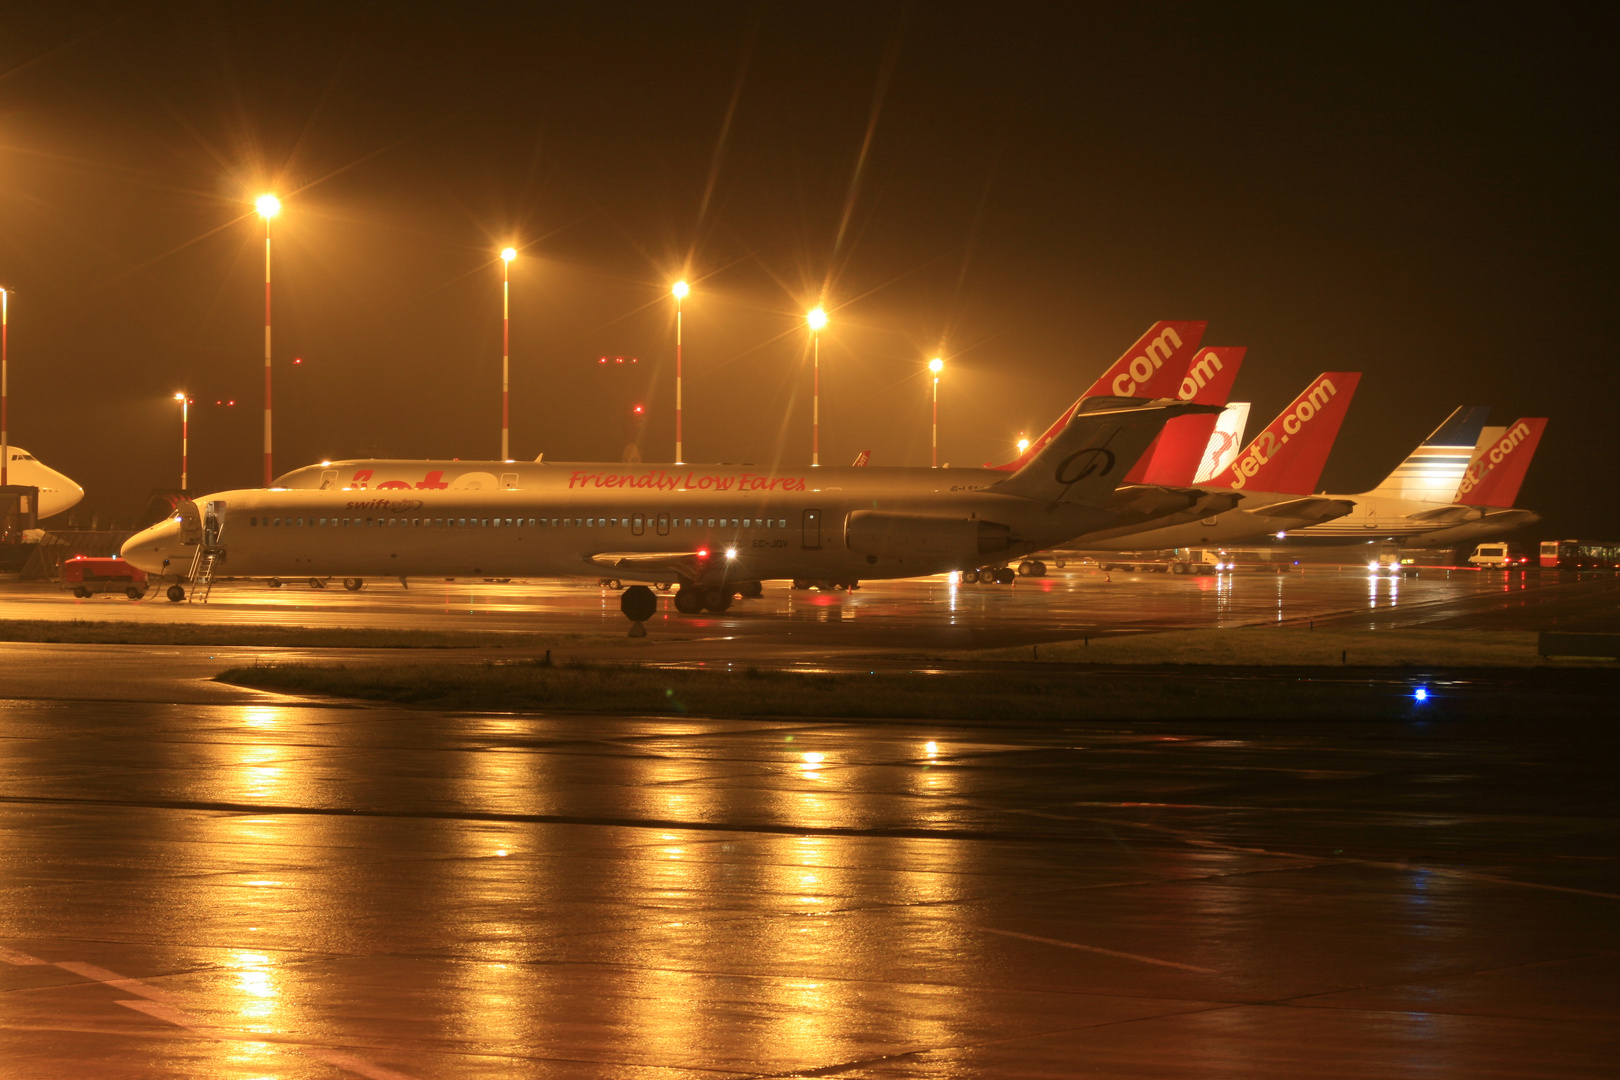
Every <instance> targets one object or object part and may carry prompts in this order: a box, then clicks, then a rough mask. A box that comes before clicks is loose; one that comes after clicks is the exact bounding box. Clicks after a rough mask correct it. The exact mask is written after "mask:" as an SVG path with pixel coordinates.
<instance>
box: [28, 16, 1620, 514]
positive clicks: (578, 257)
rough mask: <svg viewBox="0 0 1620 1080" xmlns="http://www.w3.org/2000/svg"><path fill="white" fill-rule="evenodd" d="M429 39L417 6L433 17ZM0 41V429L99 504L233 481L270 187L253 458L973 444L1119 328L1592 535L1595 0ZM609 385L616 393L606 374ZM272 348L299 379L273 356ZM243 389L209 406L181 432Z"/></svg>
mask: <svg viewBox="0 0 1620 1080" xmlns="http://www.w3.org/2000/svg"><path fill="white" fill-rule="evenodd" d="M429 12H431V13H429ZM13 23H14V26H13V29H14V33H13V34H12V35H11V36H10V37H9V38H8V40H7V41H6V42H4V43H0V50H3V51H0V74H3V78H0V87H3V89H4V92H5V96H6V105H7V108H6V114H5V120H4V125H5V126H4V144H3V147H0V154H3V155H4V158H5V164H6V175H7V179H6V182H5V183H4V184H0V212H3V214H4V217H5V222H6V227H5V228H4V229H3V230H0V284H5V285H7V286H9V287H12V288H14V289H16V290H17V294H16V298H15V300H14V302H13V304H12V307H11V326H10V334H11V340H10V349H11V372H10V374H11V424H10V428H11V440H12V442H13V443H15V444H17V445H21V446H23V447H26V448H27V449H28V450H30V451H32V452H33V453H35V454H37V455H38V456H39V457H40V458H41V459H42V460H43V461H45V462H46V463H47V464H49V465H51V466H53V467H55V468H58V469H60V470H61V471H63V472H65V473H66V474H67V475H69V476H71V477H73V478H74V479H75V480H77V481H79V482H80V483H81V484H83V485H84V487H85V488H86V497H85V500H84V502H83V503H81V504H80V506H79V507H78V508H76V510H75V511H74V512H75V513H76V514H78V516H79V517H80V518H81V519H87V518H88V517H89V516H90V515H92V514H100V515H103V516H106V515H114V514H116V515H119V516H133V515H134V514H135V513H136V512H137V511H138V510H139V509H140V507H141V505H142V504H144V502H145V500H146V497H147V493H148V492H149V491H150V490H151V489H153V488H160V487H173V486H175V485H176V484H177V482H178V464H179V462H178V450H179V447H178V443H179V416H178V408H177V406H176V404H175V402H174V401H173V399H172V395H173V394H174V393H175V392H176V391H178V390H181V389H187V390H189V391H190V392H191V394H192V395H193V396H194V397H195V398H196V399H197V400H198V405H197V406H195V407H194V409H193V412H192V448H191V451H192V483H191V487H192V489H193V490H194V491H198V492H203V491H209V490H218V489H221V488H226V487H235V486H252V485H255V484H257V483H258V482H259V478H260V458H259V440H260V408H261V383H262V373H261V366H262V310H261V304H262V282H261V273H262V263H261V260H262V250H263V249H262V243H263V240H262V230H261V224H260V221H259V219H258V217H257V215H256V214H255V213H254V212H253V207H252V200H253V198H254V197H255V196H256V195H258V194H260V193H261V192H263V191H267V190H273V191H275V192H276V193H277V194H278V195H279V196H280V197H281V199H282V201H283V204H284V210H283V212H282V214H281V215H280V216H279V217H278V218H277V219H276V222H275V238H276V246H275V283H276V288H275V373H276V374H275V378H276V471H277V472H278V473H281V472H285V471H288V470H290V469H293V468H296V467H299V466H302V465H308V464H311V463H314V462H316V461H319V460H322V459H327V458H341V457H362V456H400V457H452V456H458V457H463V458H470V457H493V456H495V455H496V454H497V452H498V450H499V415H500V414H499V406H500V397H499V394H500V385H499V379H500V361H501V352H500V263H499V258H498V255H497V252H498V250H499V249H500V248H501V247H502V246H504V245H505V244H507V243H513V244H514V245H515V246H517V247H518V248H519V250H520V252H521V254H520V255H519V257H518V259H517V260H516V261H515V262H514V263H513V264H512V382H513V386H512V402H513V405H512V409H513V422H512V438H513V447H512V452H513V457H514V458H517V459H519V460H524V459H533V458H534V457H535V456H536V455H537V454H539V453H542V452H543V453H544V454H545V455H546V457H547V458H550V459H556V460H582V459H583V460H609V461H616V460H619V458H620V456H621V453H622V451H623V448H624V444H625V442H626V441H627V439H628V437H629V436H630V434H631V432H632V418H631V414H630V408H631V406H632V405H633V404H637V403H640V404H643V405H645V407H646V408H647V410H648V420H647V426H646V431H645V436H644V438H643V441H642V454H643V456H644V457H645V458H646V459H647V460H649V461H654V460H657V461H662V460H668V459H669V458H670V457H671V456H672V453H673V439H674V434H673V412H672V409H673V347H674V342H673V303H672V301H671V300H670V298H669V295H668V288H669V285H670V283H671V282H673V281H674V280H675V279H676V278H677V277H682V276H685V277H687V278H689V280H691V281H692V283H693V294H692V296H691V297H689V298H688V300H687V302H686V304H685V312H686V335H685V336H686V396H687V409H686V427H687V435H686V442H687V453H686V457H687V459H688V460H689V461H732V462H741V461H751V462H758V463H765V462H770V461H781V462H782V463H784V464H803V463H805V462H807V461H808V456H809V442H810V423H809V387H810V384H809V370H808V353H807V340H808V339H807V335H806V333H805V332H804V327H803V315H804V311H805V310H806V308H808V307H809V306H812V305H813V304H814V303H816V302H817V300H818V299H820V298H821V297H822V296H823V295H825V299H826V303H827V307H828V310H829V312H830V313H831V317H832V323H831V325H830V326H829V327H828V330H827V331H826V332H825V334H824V335H823V338H822V379H823V391H822V393H823V401H822V408H823V428H822V440H823V441H822V447H823V449H822V460H823V462H824V463H825V464H835V465H843V464H848V463H849V461H850V460H851V459H852V458H853V457H854V455H855V453H856V452H857V451H858V450H863V449H870V450H871V451H872V452H873V463H874V464H880V465H914V466H924V465H926V464H927V463H928V435H929V429H928V399H927V388H928V384H927V375H926V372H925V368H924V365H925V364H926V362H927V360H928V359H929V358H930V357H932V356H935V355H940V356H943V357H944V359H945V361H946V365H947V366H946V370H945V373H944V379H943V381H942V384H941V406H940V409H941V428H940V442H941V447H940V456H941V459H942V460H943V461H949V462H951V463H952V464H955V465H977V464H979V463H981V462H983V461H986V460H1005V459H1006V457H1008V456H1009V455H1010V452H1011V449H1012V444H1013V441H1014V440H1015V439H1016V438H1017V436H1018V434H1019V432H1020V431H1028V432H1030V433H1032V434H1033V433H1034V432H1036V431H1039V430H1040V429H1041V428H1043V427H1044V426H1045V425H1046V424H1047V423H1049V422H1050V421H1051V419H1052V418H1053V417H1054V416H1056V414H1057V413H1058V412H1060V411H1061V410H1062V409H1063V407H1065V406H1066V405H1067V404H1068V403H1069V402H1070V401H1072V400H1073V398H1074V397H1075V396H1077V395H1078V394H1079V393H1080V392H1081V391H1082V390H1083V389H1084V388H1085V386H1086V385H1087V384H1088V383H1089V382H1090V381H1091V379H1092V378H1093V377H1094V376H1095V375H1096V374H1098V373H1099V372H1100V371H1101V370H1102V368H1103V367H1104V366H1105V365H1107V364H1108V363H1110V362H1111V361H1112V360H1113V359H1114V358H1115V357H1116V356H1117V355H1118V354H1119V353H1120V351H1121V350H1123V349H1124V348H1125V347H1126V346H1127V345H1128V344H1129V343H1130V342H1131V341H1132V340H1133V339H1134V338H1135V337H1136V336H1137V334H1139V333H1140V332H1141V330H1143V329H1144V328H1145V327H1146V326H1147V325H1148V324H1150V323H1151V322H1153V321H1154V320H1156V319H1161V318H1176V319H1184V318H1196V319H1208V320H1209V322H1210V327H1209V332H1208V334H1207V336H1206V338H1205V341H1206V343H1208V344H1231V345H1246V346H1248V347H1249V354H1248V359H1247V361H1246V363H1245V368H1244V371H1243V373H1242V375H1241V376H1240V377H1239V379H1238V382H1237V387H1236V391H1235V393H1234V397H1235V398H1236V399H1237V400H1245V401H1251V402H1253V404H1254V408H1253V414H1252V416H1251V420H1250V432H1251V433H1252V432H1253V431H1255V430H1258V428H1259V427H1260V426H1262V425H1263V424H1264V423H1265V422H1267V421H1268V420H1269V419H1270V417H1271V416H1272V415H1274V414H1275V413H1276V412H1277V411H1278V410H1279V409H1280V408H1281V407H1282V406H1283V405H1284V404H1286V403H1287V402H1288V401H1289V400H1290V399H1291V398H1292V397H1293V395H1294V394H1295V393H1296V392H1297V391H1298V390H1299V389H1300V388H1301V387H1303V386H1304V385H1305V384H1306V383H1307V382H1308V381H1309V380H1310V379H1311V378H1312V377H1313V376H1314V375H1316V374H1317V373H1318V372H1321V371H1326V370H1357V371H1363V372H1365V373H1366V377H1365V378H1364V379H1363V381H1362V384H1361V388H1360V391H1359V393H1358V396H1357V400H1356V402H1355V403H1354V405H1353V406H1352V407H1351V409H1350V413H1349V416H1348V419H1347V421H1346V423H1345V427H1344V430H1343V432H1342V434H1341V436H1340V439H1339V443H1338V445H1337V447H1336V448H1335V452H1334V453H1333V455H1332V457H1331V458H1330V459H1329V462H1328V466H1327V470H1326V472H1325V473H1324V476H1323V480H1322V484H1321V486H1322V487H1325V488H1326V489H1327V490H1330V491H1334V492H1353V491H1360V490H1364V489H1366V488H1370V487H1372V486H1373V485H1374V484H1376V483H1377V481H1378V480H1379V479H1380V478H1381V477H1382V476H1383V475H1384V474H1385V473H1387V472H1388V471H1389V470H1390V469H1392V468H1393V467H1394V466H1395V464H1397V463H1398V462H1399V461H1400V460H1401V458H1402V457H1404V456H1405V454H1406V453H1407V452H1408V451H1409V450H1410V449H1411V447H1412V446H1413V445H1415V444H1416V443H1417V442H1418V441H1419V440H1420V439H1422V437H1423V436H1424V435H1425V434H1427V433H1428V432H1429V431H1430V430H1431V429H1432V428H1434V427H1435V426H1436V425H1437V424H1439V422H1440V421H1441V420H1442V419H1443V418H1444V417H1445V416H1446V414H1447V413H1449V412H1450V411H1451V409H1452V408H1454V407H1455V406H1457V405H1460V404H1489V405H1492V406H1493V407H1494V414H1493V420H1494V422H1496V423H1506V422H1508V421H1510V420H1512V419H1514V418H1517V417H1520V416H1548V417H1550V418H1551V423H1550V424H1549V426H1548V430H1547V435H1546V438H1545V440H1544V441H1543V443H1542V446H1541V449H1540V452H1539V453H1538V455H1537V458H1536V460H1535V462H1534V463H1533V464H1532V466H1531V468H1530V473H1529V477H1528V479H1527V481H1526V483H1525V486H1524V490H1523V492H1522V493H1521V496H1520V499H1519V502H1518V505H1519V506H1521V507H1524V508H1528V509H1532V510H1536V511H1537V512H1539V513H1541V514H1542V515H1543V518H1544V521H1543V523H1542V525H1541V526H1538V527H1537V529H1536V530H1534V532H1535V533H1536V534H1537V535H1539V536H1547V537H1551V536H1553V535H1583V536H1596V537H1606V536H1611V535H1620V511H1617V510H1616V509H1614V508H1612V507H1610V506H1609V505H1608V504H1607V501H1606V500H1602V499H1594V498H1592V497H1591V494H1590V479H1589V474H1590V470H1591V469H1592V468H1593V467H1595V466H1597V465H1598V464H1599V463H1605V462H1608V461H1611V460H1613V459H1614V455H1615V451H1616V449H1617V447H1616V440H1615V438H1614V435H1613V434H1612V432H1613V426H1614V425H1613V421H1612V419H1611V417H1610V415H1609V407H1610V404H1611V402H1612V401H1613V400H1614V395H1613V393H1612V392H1611V391H1609V390H1608V385H1609V384H1608V374H1609V370H1610V369H1611V368H1612V366H1613V354H1614V348H1613V346H1612V345H1611V346H1605V345H1603V344H1602V342H1601V339H1598V340H1596V341H1594V340H1593V339H1594V337H1595V335H1594V333H1593V331H1594V329H1595V328H1596V327H1600V326H1602V325H1605V324H1606V323H1607V322H1608V321H1609V316H1610V315H1611V314H1612V312H1613V311H1614V307H1615V275H1614V270H1613V262H1614V260H1613V255H1612V250H1613V235H1614V231H1615V230H1614V211H1613V209H1612V204H1611V202H1610V201H1609V200H1608V199H1606V196H1607V195H1608V194H1609V192H1610V190H1611V189H1612V187H1613V165H1612V155H1613V151H1612V149H1611V147H1612V141H1613V140H1612V138H1610V137H1606V136H1604V135H1603V134H1602V133H1603V132H1605V131H1611V130H1612V129H1613V127H1614V121H1613V116H1612V113H1613V111H1614V107H1613V105H1612V104H1611V101H1612V100H1613V97H1614V95H1613V93H1612V90H1611V89H1610V87H1609V85H1608V84H1609V83H1610V82H1612V77H1611V76H1608V75H1607V71H1608V65H1607V64H1606V62H1605V61H1604V60H1600V59H1599V58H1598V56H1597V52H1598V50H1599V49H1600V48H1601V47H1602V43H1605V42H1606V41H1607V40H1608V39H1609V37H1610V32H1611V31H1612V29H1613V23H1614V17H1613V16H1612V15H1610V14H1609V13H1608V12H1606V11H1598V10H1596V9H1593V10H1589V11H1565V12H1556V13H1554V14H1552V15H1547V14H1542V13H1538V14H1537V15H1536V16H1535V17H1534V18H1533V19H1532V18H1531V17H1529V16H1526V15H1515V16H1513V17H1509V16H1507V15H1499V14H1497V13H1495V12H1494V11H1489V10H1487V11H1484V12H1483V13H1482V12H1480V11H1471V12H1469V13H1468V17H1467V18H1466V19H1464V18H1463V17H1462V16H1461V15H1460V14H1459V13H1458V12H1457V11H1455V10H1454V9H1442V8H1438V7H1436V8H1420V9H1417V10H1415V11H1414V10H1409V9H1403V8H1394V7H1391V8H1373V9H1356V10H1355V11H1349V10H1345V11H1326V12H1324V11H1311V12H1307V11H1300V10H1296V9H1293V8H1284V7H1280V6H1279V7H1264V6H1249V7H1243V8H1235V9H1218V8H1213V7H1207V6H1203V5H1175V4H1169V5H1158V6H1154V7H1152V8H1147V9H1131V10H1116V9H1113V8H1109V7H1102V6H1099V7H1080V8H1073V9H1065V13H1064V14H1062V15H1054V14H1051V13H1047V12H1038V11H1036V9H1028V10H1025V11H1023V12H1017V13H1008V12H998V13H997V14H995V15H986V14H984V13H983V11H982V9H978V8H969V7H967V6H952V5H945V6H939V5H931V6H929V7H927V8H923V7H916V6H911V7H908V6H905V5H859V6H857V5H844V6H838V5H818V6H817V7H815V8H806V9H802V10H794V11H790V10H788V9H781V8H776V7H765V6H750V5H723V4H714V5H700V6H697V7H692V8H683V9H681V11H680V12H675V11H672V10H671V9H669V8H667V7H654V6H638V5H618V6H614V7H611V8H605V9H604V8H597V7H584V6H579V7H568V8H548V9H545V10H544V11H541V12H536V11H533V10H531V9H512V10H511V11H507V10H503V9H498V8H494V7H483V8H477V9H472V10H470V11H467V10H463V11H461V12H459V13H457V14H450V13H447V12H443V11H440V10H438V9H427V8H422V9H414V8H412V9H405V13H402V12H401V11H400V10H396V9H385V8H380V7H367V8H347V7H345V8H342V9H327V8H324V7H316V6H300V5H262V6H251V7H249V6H242V5H233V6H228V7H227V6H224V5H210V4H196V5H183V6H166V7H162V8H153V9H149V10H145V11H143V12H141V13H139V14H138V15H126V14H122V13H121V12H120V11H117V10H114V9H111V8H103V9H96V8H90V9H75V12H74V14H72V15H64V14H59V13H56V12H46V11H29V12H26V13H23V14H20V15H18V16H15V17H14V19H13ZM602 356H607V357H609V358H610V359H611V358H614V357H619V356H623V357H625V358H627V359H628V358H631V357H634V358H636V359H637V361H638V363H637V364H635V365H633V366H631V365H628V364H627V365H622V366H621V365H615V364H609V365H606V366H604V365H601V364H599V363H598V359H599V358H600V357H602ZM295 359H297V360H301V361H302V362H301V363H298V364H295V363H294V361H295ZM233 398H234V399H235V400H236V401H237V405H236V406H235V407H234V408H227V407H224V406H218V407H216V406H214V405H213V404H212V403H213V401H214V400H216V399H220V400H229V399H233Z"/></svg>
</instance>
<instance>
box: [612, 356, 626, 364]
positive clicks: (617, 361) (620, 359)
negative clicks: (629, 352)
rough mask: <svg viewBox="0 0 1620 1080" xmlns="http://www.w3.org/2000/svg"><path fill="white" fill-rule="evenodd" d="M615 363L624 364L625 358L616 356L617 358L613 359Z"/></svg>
mask: <svg viewBox="0 0 1620 1080" xmlns="http://www.w3.org/2000/svg"><path fill="white" fill-rule="evenodd" d="M613 362H614V363H615V364H622V363H624V357H622V356H615V357H614V358H613Z"/></svg>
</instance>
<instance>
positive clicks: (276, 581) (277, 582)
mask: <svg viewBox="0 0 1620 1080" xmlns="http://www.w3.org/2000/svg"><path fill="white" fill-rule="evenodd" d="M265 584H266V585H268V586H270V587H271V588H272V589H279V588H281V579H280V578H278V577H273V578H271V579H270V580H269V581H267V582H265Z"/></svg>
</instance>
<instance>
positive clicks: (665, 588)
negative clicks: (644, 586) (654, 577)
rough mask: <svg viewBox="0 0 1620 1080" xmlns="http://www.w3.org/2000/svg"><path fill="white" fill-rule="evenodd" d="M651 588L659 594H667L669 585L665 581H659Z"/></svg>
mask: <svg viewBox="0 0 1620 1080" xmlns="http://www.w3.org/2000/svg"><path fill="white" fill-rule="evenodd" d="M653 588H655V589H657V590H658V591H659V592H669V589H670V584H669V582H667V581H660V582H659V583H658V584H657V585H654V586H653Z"/></svg>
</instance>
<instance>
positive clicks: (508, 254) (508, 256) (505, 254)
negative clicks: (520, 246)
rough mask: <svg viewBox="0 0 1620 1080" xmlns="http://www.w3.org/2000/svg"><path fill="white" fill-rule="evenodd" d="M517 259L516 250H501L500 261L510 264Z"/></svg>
mask: <svg viewBox="0 0 1620 1080" xmlns="http://www.w3.org/2000/svg"><path fill="white" fill-rule="evenodd" d="M515 258H517V248H501V261H502V262H511V261H512V260H513V259H515Z"/></svg>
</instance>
